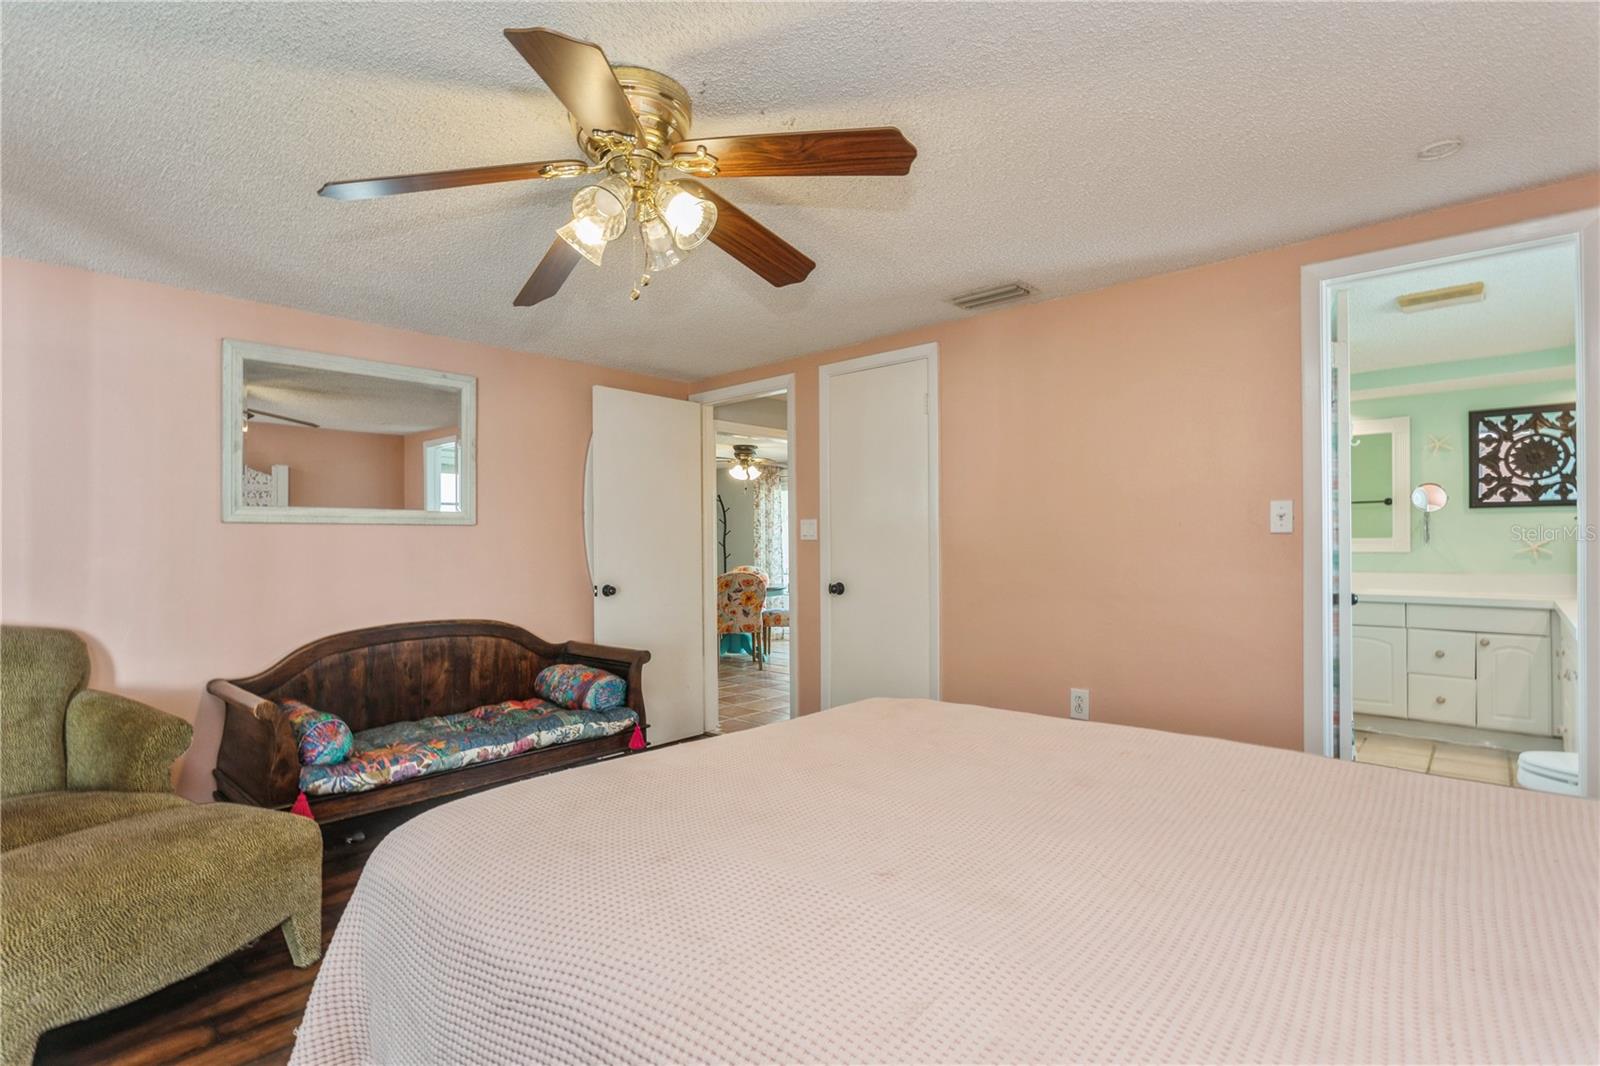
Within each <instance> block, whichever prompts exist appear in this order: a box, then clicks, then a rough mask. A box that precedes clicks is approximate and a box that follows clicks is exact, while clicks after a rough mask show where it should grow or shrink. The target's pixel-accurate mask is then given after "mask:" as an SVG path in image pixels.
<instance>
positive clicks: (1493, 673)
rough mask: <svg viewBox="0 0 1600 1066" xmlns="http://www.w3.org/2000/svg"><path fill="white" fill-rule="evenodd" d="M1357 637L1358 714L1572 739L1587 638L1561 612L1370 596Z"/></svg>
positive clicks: (1358, 618) (1360, 611)
mask: <svg viewBox="0 0 1600 1066" xmlns="http://www.w3.org/2000/svg"><path fill="white" fill-rule="evenodd" d="M1352 638H1353V646H1354V657H1355V662H1354V666H1355V670H1354V675H1355V676H1354V683H1353V685H1354V691H1353V697H1354V705H1355V710H1356V713H1357V714H1372V715H1381V716H1384V717H1389V718H1408V719H1413V720H1416V721H1421V722H1439V723H1444V724H1448V725H1453V726H1464V727H1469V728H1477V729H1490V730H1494V731H1496V732H1501V733H1522V734H1527V735H1531V736H1544V737H1551V736H1554V737H1563V738H1565V737H1568V736H1569V735H1570V733H1571V729H1572V724H1573V721H1574V718H1575V712H1576V702H1577V635H1576V633H1575V632H1574V631H1573V628H1572V625H1571V623H1570V622H1569V621H1568V620H1567V619H1566V618H1565V617H1564V616H1563V615H1562V614H1561V612H1559V611H1553V610H1548V609H1543V610H1540V609H1533V608H1524V607H1501V606H1482V605H1475V604H1464V603H1462V604H1452V603H1441V602H1439V601H1438V600H1437V599H1435V600H1433V601H1432V602H1427V603H1416V602H1406V601H1399V600H1388V601H1385V602H1372V601H1370V600H1369V599H1368V598H1367V597H1362V598H1361V602H1359V603H1357V604H1356V606H1355V624H1354V626H1353V627H1352ZM1569 744H1570V741H1569Z"/></svg>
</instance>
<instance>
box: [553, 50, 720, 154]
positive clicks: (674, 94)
mask: <svg viewBox="0 0 1600 1066" xmlns="http://www.w3.org/2000/svg"><path fill="white" fill-rule="evenodd" d="M611 70H612V72H613V73H615V74H616V76H617V83H618V84H619V85H621V86H622V95H624V96H626V97H627V98H628V106H629V107H631V108H632V109H633V113H634V115H635V116H637V118H638V120H639V130H640V132H642V133H643V134H644V144H643V145H642V146H641V147H644V148H648V149H649V150H650V151H652V152H654V153H655V154H656V155H657V156H659V157H661V158H662V159H670V158H672V152H671V147H672V145H673V144H674V143H676V142H678V141H681V140H683V139H684V138H685V137H687V136H688V135H689V123H690V120H691V119H692V118H693V115H694V111H693V108H692V107H691V106H690V103H689V90H687V89H685V88H684V87H683V86H682V85H679V84H678V83H677V82H676V81H674V80H673V79H671V78H669V77H667V76H666V75H665V74H662V73H661V72H660V71H657V70H646V69H645V68H644V67H612V68H611ZM572 128H573V131H574V132H575V133H576V134H577V135H578V147H579V148H581V149H582V150H583V154H584V155H585V156H586V157H588V159H589V160H590V161H591V162H599V161H600V157H601V156H602V155H603V154H604V144H603V142H597V141H596V140H595V139H594V138H592V137H591V136H590V134H591V133H592V132H593V131H591V130H587V129H585V128H584V127H583V126H582V125H580V124H579V122H578V120H577V118H576V117H573V118H572Z"/></svg>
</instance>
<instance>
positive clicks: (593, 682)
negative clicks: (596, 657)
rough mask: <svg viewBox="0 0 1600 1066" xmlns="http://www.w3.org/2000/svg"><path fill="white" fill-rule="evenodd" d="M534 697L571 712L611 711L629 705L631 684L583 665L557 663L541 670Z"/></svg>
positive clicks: (534, 688) (535, 684) (534, 686)
mask: <svg viewBox="0 0 1600 1066" xmlns="http://www.w3.org/2000/svg"><path fill="white" fill-rule="evenodd" d="M533 694H534V695H535V696H538V697H540V698H541V699H547V700H549V701H550V702H551V703H553V704H555V705H556V706H557V707H565V708H567V709H568V710H569V711H609V710H611V709H613V708H615V707H621V706H622V705H623V704H624V703H627V702H628V683H627V682H626V681H624V680H622V678H620V677H618V676H617V675H616V674H608V673H606V672H605V671H604V670H597V669H595V668H594V667H592V666H584V665H583V664H581V663H557V664H556V665H555V666H547V667H545V668H544V669H543V670H540V671H539V676H538V677H536V678H534V679H533Z"/></svg>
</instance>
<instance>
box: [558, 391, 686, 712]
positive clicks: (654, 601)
mask: <svg viewBox="0 0 1600 1066" xmlns="http://www.w3.org/2000/svg"><path fill="white" fill-rule="evenodd" d="M700 433H701V408H700V405H699V404H695V403H688V402H686V401H683V400H670V399H666V398H664V397H661V396H647V395H645V394H643V393H638V392H626V391H624V390H622V389H608V388H603V387H600V386H596V387H595V390H594V435H593V437H592V438H591V440H590V446H589V476H588V479H587V481H588V484H587V486H586V492H585V496H586V504H587V510H588V513H589V523H588V531H587V535H588V539H589V578H590V581H591V582H593V584H594V597H595V598H594V638H595V642H596V643H598V644H611V645H617V646H620V647H625V648H644V649H646V650H648V651H649V652H650V656H651V657H650V662H649V663H647V664H646V665H645V668H644V699H645V715H646V717H647V718H648V719H649V731H648V734H647V740H648V741H649V743H651V744H663V743H666V742H668V741H673V740H682V739H683V738H685V737H692V736H698V735H699V734H700V733H703V732H704V731H705V667H704V663H705V655H706V651H705V647H704V623H703V618H702V612H703V607H704V600H705V594H704V588H705V586H704V580H705V578H704V574H703V573H702V567H703V563H704V554H705V553H704V551H703V542H702V539H701V510H702V507H703V499H702V495H701V492H702V489H701V473H702V471H701V467H702V457H701V436H700Z"/></svg>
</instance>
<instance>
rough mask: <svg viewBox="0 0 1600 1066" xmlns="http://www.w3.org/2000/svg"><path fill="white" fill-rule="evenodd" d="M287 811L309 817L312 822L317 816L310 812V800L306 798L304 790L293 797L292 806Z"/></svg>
mask: <svg viewBox="0 0 1600 1066" xmlns="http://www.w3.org/2000/svg"><path fill="white" fill-rule="evenodd" d="M289 813H290V814H298V815H299V816H300V817H302V818H310V819H311V820H312V821H313V822H314V821H316V820H317V816H316V815H314V814H312V813H311V801H310V800H308V799H306V794H305V793H304V792H302V793H300V795H298V796H296V797H295V798H294V806H293V807H290V808H289Z"/></svg>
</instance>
